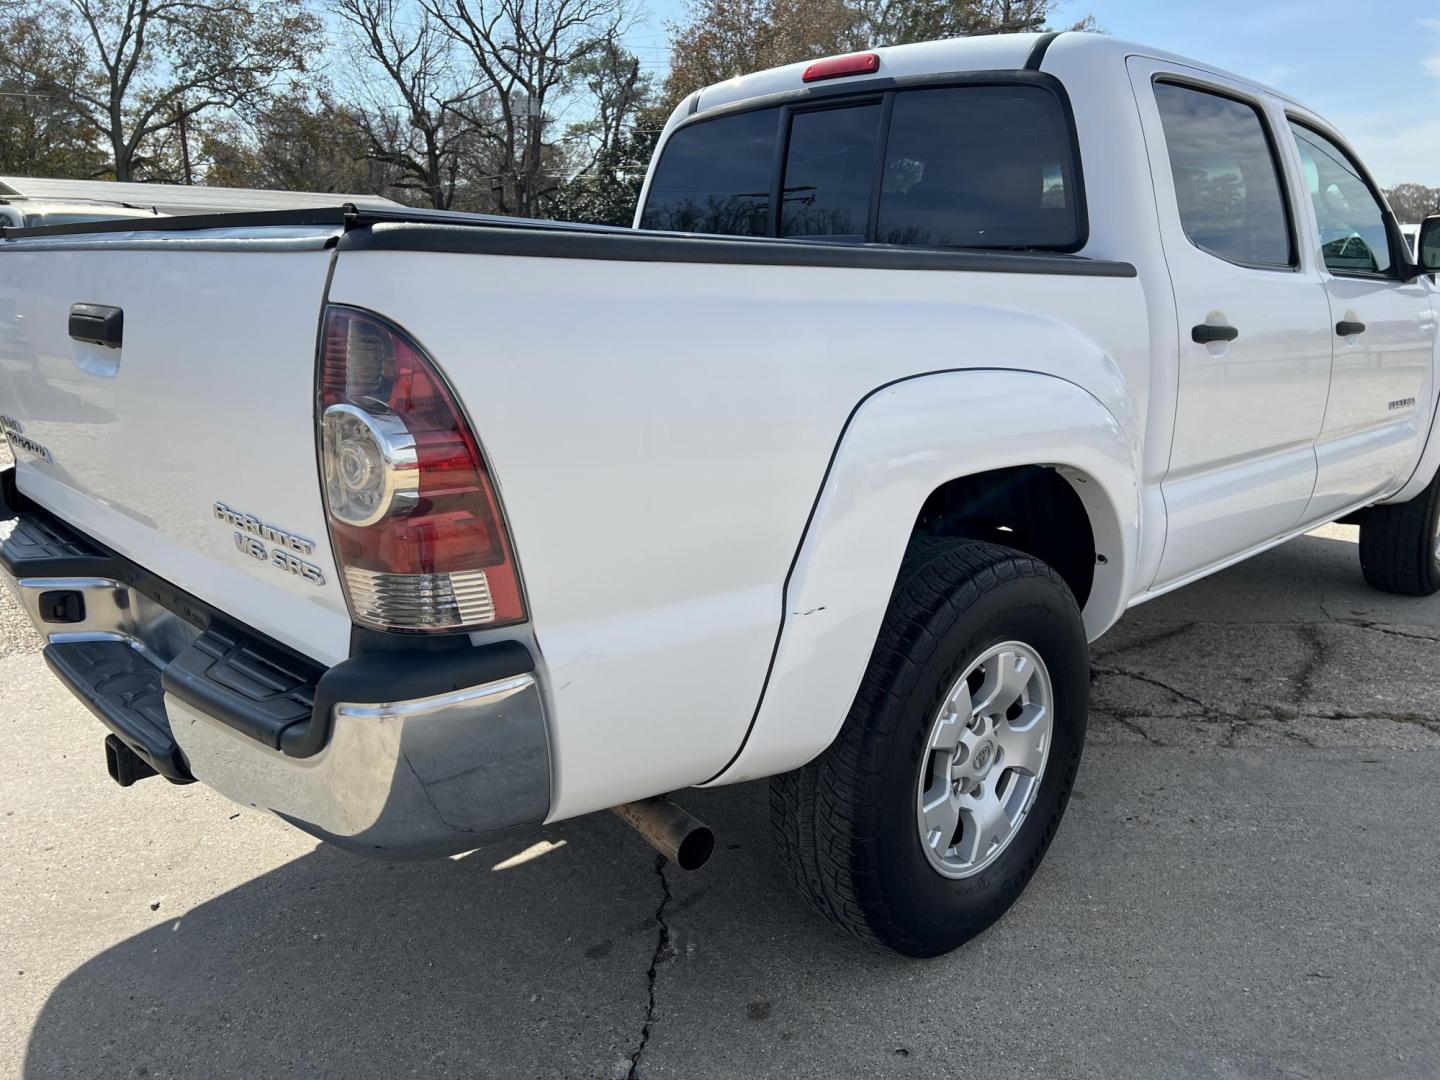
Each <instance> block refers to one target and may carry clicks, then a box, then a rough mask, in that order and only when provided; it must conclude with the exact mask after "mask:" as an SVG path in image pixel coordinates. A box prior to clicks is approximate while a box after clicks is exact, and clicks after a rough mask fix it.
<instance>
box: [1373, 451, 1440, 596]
mask: <svg viewBox="0 0 1440 1080" xmlns="http://www.w3.org/2000/svg"><path fill="white" fill-rule="evenodd" d="M1359 518H1360V571H1361V573H1363V574H1364V575H1365V581H1366V582H1367V583H1368V584H1369V585H1370V587H1371V588H1375V589H1380V590H1382V591H1384V592H1391V593H1399V594H1400V595H1402V596H1429V595H1431V594H1432V593H1435V592H1437V591H1440V474H1437V475H1436V477H1435V478H1434V479H1433V480H1431V481H1430V483H1429V484H1427V485H1426V486H1425V489H1424V490H1423V491H1421V492H1420V494H1418V495H1416V496H1415V497H1414V498H1413V499H1411V500H1409V501H1408V502H1403V503H1391V504H1390V505H1388V506H1372V507H1370V508H1369V509H1367V510H1364V511H1362V512H1361V514H1360V515H1359Z"/></svg>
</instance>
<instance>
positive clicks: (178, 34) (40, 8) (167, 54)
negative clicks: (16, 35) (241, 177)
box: [16, 0, 318, 180]
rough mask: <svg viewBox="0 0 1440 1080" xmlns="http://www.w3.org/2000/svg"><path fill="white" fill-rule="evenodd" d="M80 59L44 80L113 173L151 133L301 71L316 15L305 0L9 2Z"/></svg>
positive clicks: (121, 172) (138, 164)
mask: <svg viewBox="0 0 1440 1080" xmlns="http://www.w3.org/2000/svg"><path fill="white" fill-rule="evenodd" d="M16 6H17V7H19V8H22V9H24V10H25V11H26V12H27V13H29V14H31V15H33V16H34V17H36V18H38V19H40V20H42V21H43V22H44V24H45V25H46V28H47V33H49V34H51V35H53V36H54V37H55V38H56V39H57V40H58V41H62V42H63V43H64V47H65V48H66V49H67V50H70V51H73V52H74V53H76V54H78V55H80V56H82V57H83V63H81V64H79V65H78V66H77V67H76V68H75V69H74V70H72V71H71V72H69V73H68V75H67V77H66V78H63V79H56V80H54V81H53V82H52V84H51V85H48V86H46V87H45V89H46V91H47V92H49V93H52V94H54V95H55V96H56V98H57V99H58V100H60V101H62V102H63V103H64V104H65V105H66V106H67V107H68V108H70V109H71V110H73V112H74V113H75V114H76V116H77V117H78V119H79V122H80V123H81V124H82V125H83V126H84V127H85V128H87V129H89V130H91V131H93V132H94V133H95V135H96V137H97V138H100V139H102V140H103V141H104V142H106V143H108V144H109V147H110V151H111V159H112V160H111V167H112V169H113V171H114V174H115V178H116V179H117V180H131V179H136V178H138V177H137V173H140V172H143V171H144V170H145V168H146V156H145V152H146V147H147V145H148V144H149V142H150V141H152V140H154V139H156V138H157V137H159V138H166V137H169V136H172V135H173V136H178V142H179V150H180V153H181V155H182V157H183V156H185V155H187V154H188V151H189V145H188V138H187V137H186V136H187V130H186V129H187V126H188V125H189V124H190V123H191V122H192V121H193V120H194V119H195V118H196V117H198V116H200V115H201V114H202V113H205V112H206V111H207V110H211V109H216V108H226V109H228V108H234V107H235V106H236V105H238V104H240V103H241V102H244V101H247V100H253V99H256V98H258V97H261V96H263V95H264V94H266V93H268V92H269V91H270V90H271V89H273V88H274V87H275V86H276V85H278V84H279V82H280V81H281V80H282V79H283V78H284V77H285V76H286V75H289V74H291V73H293V72H298V71H303V70H304V68H305V64H306V58H307V56H308V55H309V54H310V53H311V52H312V51H313V49H312V42H313V39H314V36H315V34H316V31H317V28H318V23H317V22H316V20H315V18H314V16H312V15H311V14H310V13H309V12H308V11H307V10H306V9H305V7H304V5H303V0H25V2H23V3H21V4H17V5H16Z"/></svg>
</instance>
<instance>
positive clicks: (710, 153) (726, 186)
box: [640, 109, 780, 236]
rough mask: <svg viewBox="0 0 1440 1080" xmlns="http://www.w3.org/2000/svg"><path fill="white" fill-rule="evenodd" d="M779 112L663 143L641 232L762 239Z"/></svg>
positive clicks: (704, 127)
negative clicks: (663, 148) (662, 153)
mask: <svg viewBox="0 0 1440 1080" xmlns="http://www.w3.org/2000/svg"><path fill="white" fill-rule="evenodd" d="M779 123H780V110H779V109H761V110H759V111H758V112H750V113H738V114H736V115H733V116H723V117H720V118H719V119H718V120H707V121H705V122H704V123H700V124H692V125H691V126H690V127H685V128H681V129H680V130H679V131H677V132H675V134H674V135H672V136H671V137H670V140H669V142H667V143H666V144H665V153H664V155H663V156H662V157H661V159H660V165H659V167H658V168H657V169H656V170H655V177H654V179H653V180H652V181H651V184H650V196H649V198H648V199H647V200H646V202H645V213H644V214H643V215H642V217H641V220H640V227H641V228H642V229H669V230H672V231H675V232H700V233H723V234H725V235H727V236H765V235H766V234H767V232H768V230H769V227H770V177H771V176H772V175H774V170H775V136H776V130H777V126H778V125H779Z"/></svg>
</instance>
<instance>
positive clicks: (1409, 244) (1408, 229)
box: [1400, 222, 1420, 259]
mask: <svg viewBox="0 0 1440 1080" xmlns="http://www.w3.org/2000/svg"><path fill="white" fill-rule="evenodd" d="M1400 235H1401V236H1403V237H1404V238H1405V249H1406V250H1407V251H1409V252H1410V258H1412V259H1414V258H1416V257H1417V255H1418V253H1419V250H1420V224H1419V222H1416V223H1415V224H1414V225H1403V224H1402V225H1401V226H1400Z"/></svg>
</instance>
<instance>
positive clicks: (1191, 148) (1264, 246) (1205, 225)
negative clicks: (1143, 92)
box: [1155, 82, 1295, 269]
mask: <svg viewBox="0 0 1440 1080" xmlns="http://www.w3.org/2000/svg"><path fill="white" fill-rule="evenodd" d="M1155 102H1156V104H1157V105H1158V106H1159V107H1160V121H1161V124H1162V126H1163V127H1164V130H1165V146H1166V150H1167V151H1168V153H1169V157H1170V172H1171V174H1172V175H1173V176H1174V179H1175V199H1176V202H1177V203H1178V204H1179V207H1180V224H1181V226H1182V227H1183V228H1184V230H1185V235H1186V236H1187V237H1189V238H1190V242H1191V243H1193V244H1194V245H1195V246H1196V247H1198V248H1200V249H1201V250H1203V251H1208V252H1209V253H1210V254H1212V255H1216V256H1218V257H1220V258H1222V259H1226V260H1228V261H1230V262H1233V263H1239V264H1241V265H1242V266H1255V267H1262V268H1285V269H1288V268H1290V267H1291V266H1293V265H1294V262H1295V256H1294V250H1293V246H1292V244H1291V239H1290V220H1289V215H1288V213H1287V210H1286V203H1285V197H1284V195H1283V194H1282V187H1281V183H1280V176H1279V170H1278V168H1277V166H1276V161H1275V154H1274V152H1273V150H1272V147H1271V143H1270V138H1269V136H1268V134H1267V133H1266V129H1265V125H1264V122H1263V121H1262V120H1261V118H1260V114H1259V112H1258V111H1257V110H1256V109H1255V107H1254V106H1253V105H1248V104H1246V103H1245V102H1243V101H1237V100H1235V99H1234V98H1230V97H1225V96H1224V95H1222V94H1214V93H1210V92H1208V91H1205V90H1196V89H1194V88H1193V87H1189V86H1180V85H1178V84H1176V83H1166V82H1160V83H1156V84H1155Z"/></svg>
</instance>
